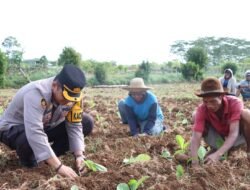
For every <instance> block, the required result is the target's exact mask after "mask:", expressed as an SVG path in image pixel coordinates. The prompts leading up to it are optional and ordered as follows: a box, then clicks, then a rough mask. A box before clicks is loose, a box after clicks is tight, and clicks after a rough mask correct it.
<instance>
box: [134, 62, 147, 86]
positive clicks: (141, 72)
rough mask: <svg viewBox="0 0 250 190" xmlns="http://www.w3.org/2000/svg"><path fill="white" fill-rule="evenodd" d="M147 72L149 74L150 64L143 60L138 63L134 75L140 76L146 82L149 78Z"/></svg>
mask: <svg viewBox="0 0 250 190" xmlns="http://www.w3.org/2000/svg"><path fill="white" fill-rule="evenodd" d="M149 74H150V64H149V62H148V61H147V62H145V61H143V62H142V63H141V64H140V65H139V67H138V69H137V71H136V72H135V76H136V77H141V78H143V79H144V80H145V81H146V82H147V81H148V79H149Z"/></svg>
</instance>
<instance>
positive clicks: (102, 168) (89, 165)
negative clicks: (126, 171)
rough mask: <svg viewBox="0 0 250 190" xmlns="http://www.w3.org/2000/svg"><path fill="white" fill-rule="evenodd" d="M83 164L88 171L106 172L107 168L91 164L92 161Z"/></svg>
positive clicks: (85, 161)
mask: <svg viewBox="0 0 250 190" xmlns="http://www.w3.org/2000/svg"><path fill="white" fill-rule="evenodd" d="M84 164H85V165H86V166H87V167H88V169H90V170H91V171H94V172H96V171H100V172H107V171H108V170H107V168H106V167H104V166H102V165H100V164H97V163H95V162H93V161H92V160H84Z"/></svg>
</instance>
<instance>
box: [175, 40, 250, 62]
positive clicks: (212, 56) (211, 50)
mask: <svg viewBox="0 0 250 190" xmlns="http://www.w3.org/2000/svg"><path fill="white" fill-rule="evenodd" d="M194 46H195V47H201V48H203V49H204V50H205V51H207V53H208V58H209V61H210V63H212V64H219V63H220V62H222V61H234V62H239V61H241V60H243V59H245V58H247V57H249V54H250V41H246V40H244V39H237V38H228V37H221V38H215V37H205V38H198V39H197V40H194V41H184V40H182V41H176V42H175V43H174V44H173V45H171V52H172V53H173V54H175V55H178V56H180V57H182V58H183V57H184V56H185V53H186V52H187V50H188V49H189V48H190V47H194Z"/></svg>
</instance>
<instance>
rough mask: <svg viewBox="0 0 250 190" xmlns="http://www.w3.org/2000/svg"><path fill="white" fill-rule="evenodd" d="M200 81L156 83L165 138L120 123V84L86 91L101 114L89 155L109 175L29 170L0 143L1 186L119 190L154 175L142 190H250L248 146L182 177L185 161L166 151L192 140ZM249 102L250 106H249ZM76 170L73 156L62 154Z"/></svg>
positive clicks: (89, 106) (89, 104)
mask: <svg viewBox="0 0 250 190" xmlns="http://www.w3.org/2000/svg"><path fill="white" fill-rule="evenodd" d="M195 88H197V85H192V84H191V85H187V84H186V85H165V86H155V87H154V89H153V92H154V93H155V94H156V95H157V96H158V100H159V102H160V105H161V107H162V110H163V112H164V116H165V124H166V125H168V126H169V128H168V130H167V132H165V133H163V134H161V135H159V136H154V137H152V136H141V137H130V135H129V128H128V126H127V125H124V124H121V123H120V118H119V114H118V110H117V102H118V101H119V99H121V98H123V97H125V96H126V95H127V92H126V91H124V90H122V89H118V88H105V89H100V88H98V89H91V88H88V89H85V91H84V92H85V99H84V102H85V103H84V109H85V111H86V112H88V113H90V114H92V115H93V117H94V118H95V129H94V131H93V134H92V135H91V136H89V137H87V138H85V142H86V156H87V158H88V159H91V160H93V161H94V162H97V163H99V164H101V165H103V166H105V167H107V169H108V171H107V172H105V173H101V172H92V171H88V172H85V173H82V174H81V176H79V177H77V179H75V180H71V179H68V178H63V177H61V176H59V175H57V174H56V173H55V172H54V171H53V170H52V169H51V168H50V167H49V166H47V165H46V164H43V163H41V164H39V167H37V168H34V169H27V168H24V167H21V166H19V164H18V158H17V156H16V153H15V151H11V150H9V149H8V148H7V147H5V146H4V145H3V144H0V189H46V190H47V189H51V190H52V189H55V190H56V189H70V188H71V187H72V186H73V185H76V186H78V188H79V189H86V190H92V189H97V190H111V189H112V190H114V189H116V186H117V185H118V184H119V183H122V182H125V183H127V182H128V181H129V180H130V179H132V178H134V179H140V178H141V177H142V176H149V178H148V179H147V180H146V181H145V182H144V184H143V186H141V187H139V189H151V190H153V189H154V190H181V189H188V190H189V189H190V190H202V189H205V190H210V189H211V190H236V189H237V190H246V189H250V170H249V166H250V165H249V163H248V161H247V159H246V153H245V148H246V147H245V146H242V147H240V148H238V149H235V150H232V151H230V152H229V156H228V158H227V159H226V160H224V161H221V162H218V163H216V164H214V165H205V164H204V165H201V166H199V167H197V168H191V167H190V166H189V165H188V164H186V163H182V166H183V167H184V169H185V173H184V175H183V176H182V177H181V178H178V179H177V178H176V166H177V165H178V164H180V163H179V161H177V160H175V159H174V158H173V159H169V160H168V159H165V158H163V157H162V156H161V153H162V151H163V150H168V151H170V153H171V155H173V154H174V152H175V151H176V150H177V149H178V145H177V143H176V141H175V136H176V135H177V134H180V135H182V136H183V137H184V138H185V140H187V141H189V140H190V138H191V127H192V125H191V115H192V112H193V110H194V109H195V107H196V106H197V105H198V104H199V103H200V102H201V100H200V99H198V98H196V97H194V96H193V91H194V89H195ZM10 99H11V96H10V95H7V96H4V95H2V96H0V106H3V107H6V106H7V105H8V102H9V101H10ZM246 106H247V105H246ZM141 153H145V154H148V155H150V156H151V158H152V159H151V160H150V161H148V162H143V163H135V164H131V165H124V164H123V163H122V161H123V159H124V158H128V157H130V156H137V155H138V154H141ZM60 159H61V160H62V162H63V163H64V164H66V165H69V166H71V167H73V168H74V160H73V157H72V155H71V154H67V155H65V156H62V157H60Z"/></svg>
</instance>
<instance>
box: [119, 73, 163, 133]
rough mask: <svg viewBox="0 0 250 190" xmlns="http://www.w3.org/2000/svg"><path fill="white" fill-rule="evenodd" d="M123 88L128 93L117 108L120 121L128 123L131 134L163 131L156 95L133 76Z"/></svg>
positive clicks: (160, 111)
mask: <svg viewBox="0 0 250 190" xmlns="http://www.w3.org/2000/svg"><path fill="white" fill-rule="evenodd" d="M123 89H125V90H128V91H129V94H128V96H127V98H126V99H125V100H121V101H120V102H119V104H118V109H119V112H120V115H121V119H122V122H123V123H124V124H128V125H129V128H130V133H131V135H132V136H137V135H139V134H143V135H144V134H148V135H157V134H160V133H161V132H162V131H163V128H164V127H163V113H162V110H161V108H160V106H159V104H158V101H157V98H156V96H155V95H154V94H153V93H152V92H150V91H149V89H151V88H150V87H147V86H145V84H144V81H143V79H142V78H134V79H132V80H131V81H130V85H129V86H127V87H124V88H123Z"/></svg>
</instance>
